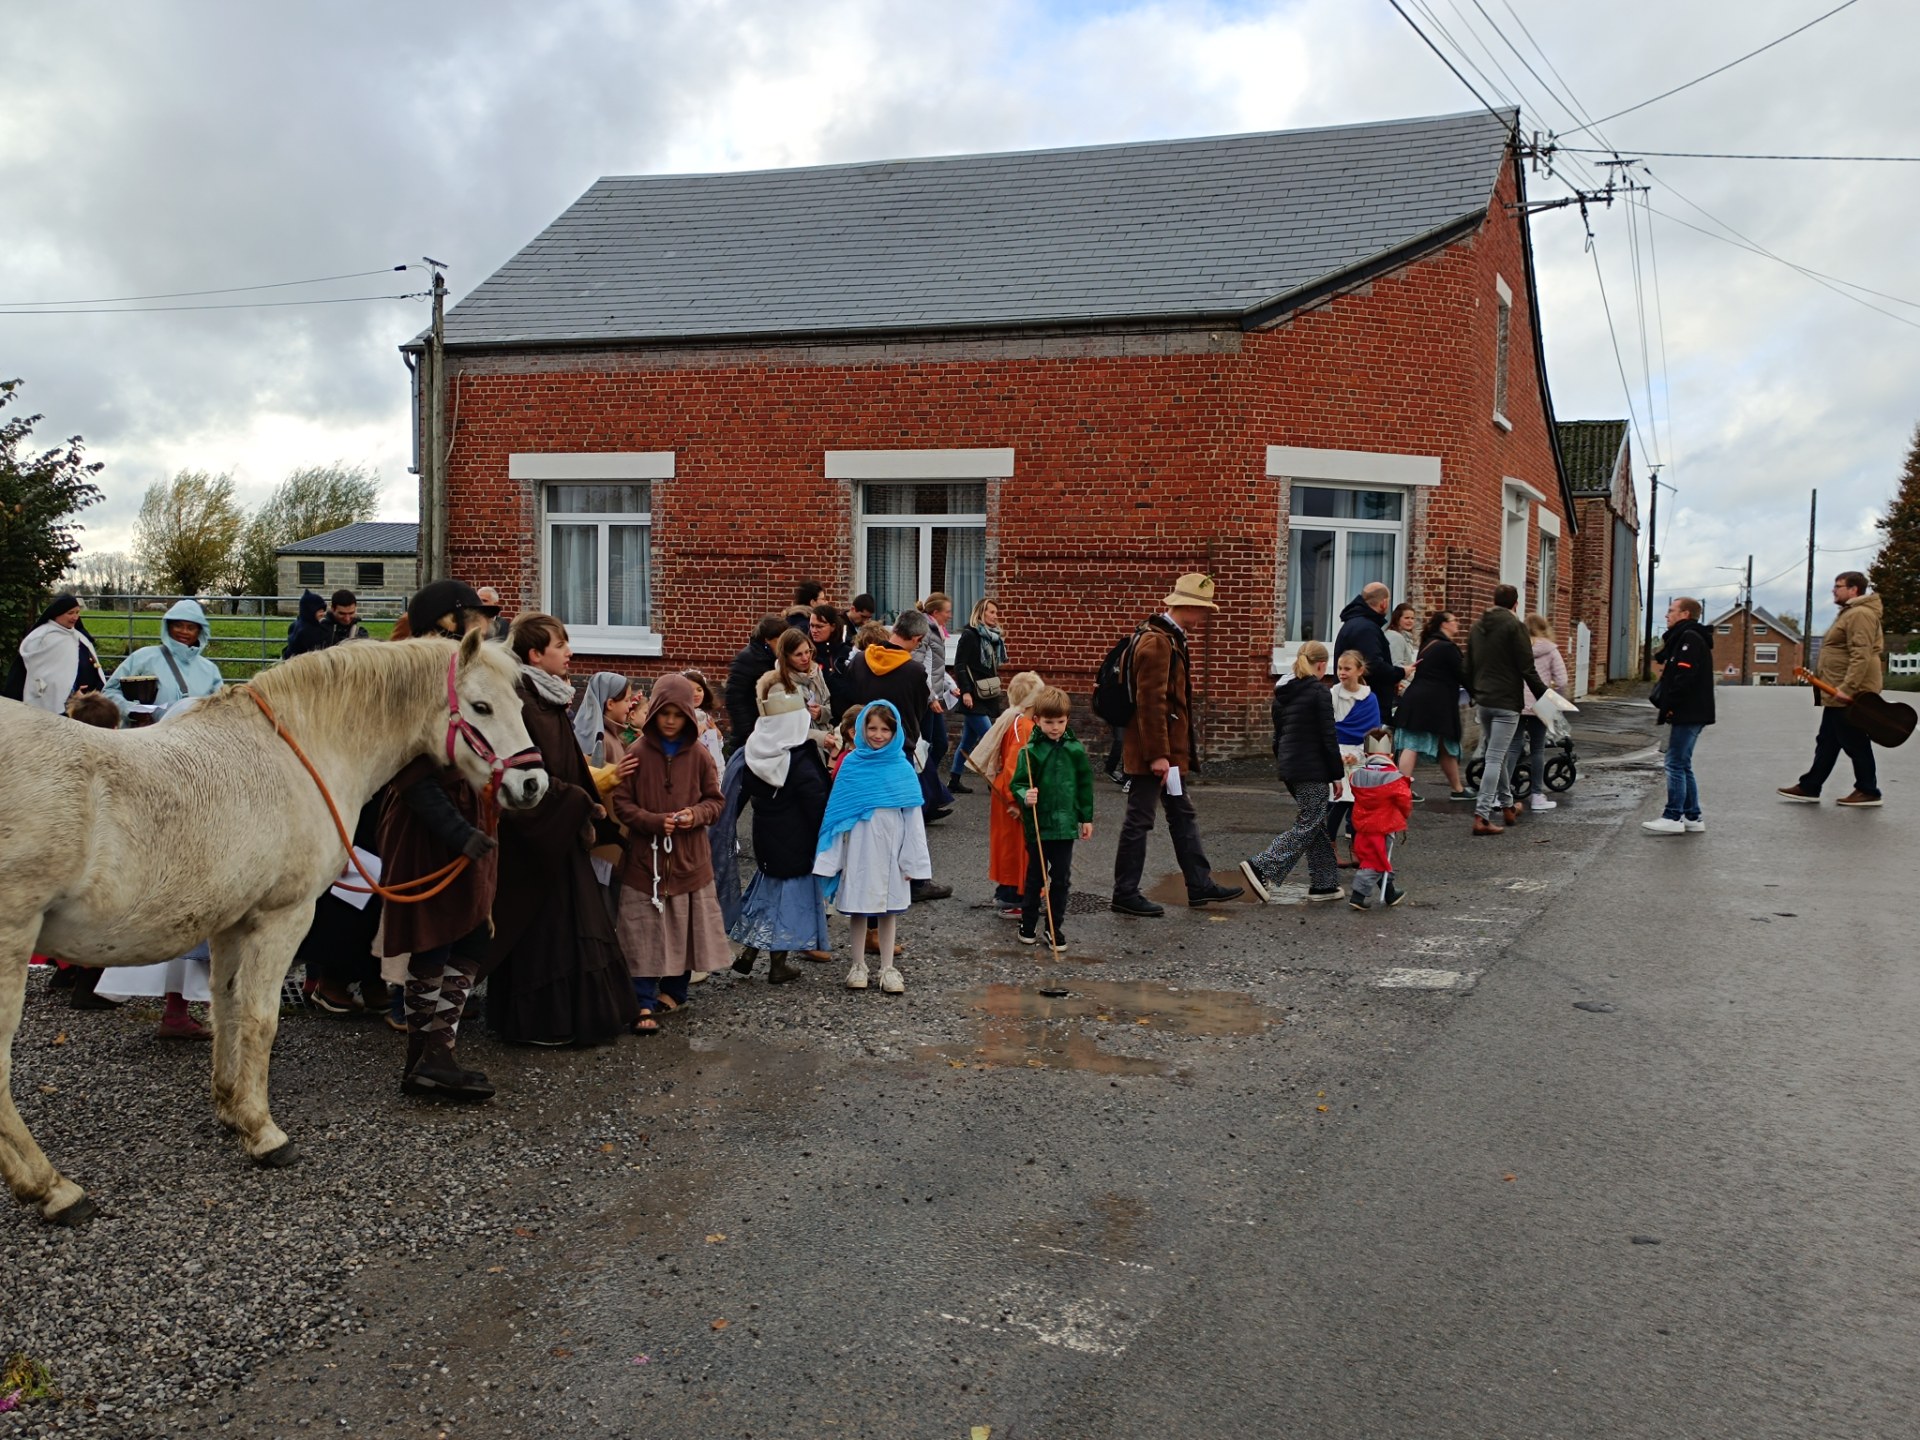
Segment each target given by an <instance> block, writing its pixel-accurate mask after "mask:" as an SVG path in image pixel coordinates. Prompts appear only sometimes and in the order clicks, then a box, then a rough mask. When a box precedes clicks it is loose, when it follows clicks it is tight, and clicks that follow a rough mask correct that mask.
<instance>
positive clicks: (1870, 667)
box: [1813, 595, 1887, 705]
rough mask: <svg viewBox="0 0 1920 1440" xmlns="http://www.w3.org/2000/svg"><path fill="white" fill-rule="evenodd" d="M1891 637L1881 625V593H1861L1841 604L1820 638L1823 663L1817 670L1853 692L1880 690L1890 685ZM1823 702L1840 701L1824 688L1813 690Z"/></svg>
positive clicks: (1867, 692)
mask: <svg viewBox="0 0 1920 1440" xmlns="http://www.w3.org/2000/svg"><path fill="white" fill-rule="evenodd" d="M1886 648H1887V637H1886V634H1885V632H1883V631H1882V630H1881V628H1880V597H1879V596H1878V595H1860V596H1856V597H1855V598H1854V599H1852V600H1849V601H1848V602H1847V603H1846V604H1845V605H1843V606H1841V607H1840V613H1839V614H1838V615H1837V616H1835V617H1834V621H1833V624H1832V625H1831V626H1830V627H1828V629H1827V633H1826V636H1825V638H1824V639H1822V640H1821V642H1820V666H1819V669H1818V670H1817V671H1816V672H1815V673H1816V674H1818V675H1819V677H1820V678H1821V679H1822V680H1824V681H1826V682H1827V684H1829V685H1832V686H1835V687H1836V688H1838V689H1841V690H1844V691H1846V692H1847V694H1849V695H1867V694H1878V693H1879V692H1880V691H1881V690H1883V689H1885V688H1886V679H1885V671H1884V670H1883V669H1882V666H1883V663H1884V662H1883V660H1882V656H1883V655H1884V654H1885V652H1886ZM1813 693H1814V695H1815V696H1816V697H1817V703H1819V704H1821V705H1840V704H1843V703H1845V702H1843V701H1840V700H1836V699H1834V698H1833V697H1832V696H1831V695H1829V694H1827V692H1826V691H1824V690H1816V691H1814V692H1813Z"/></svg>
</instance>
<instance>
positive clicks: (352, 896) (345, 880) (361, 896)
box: [327, 845, 380, 910]
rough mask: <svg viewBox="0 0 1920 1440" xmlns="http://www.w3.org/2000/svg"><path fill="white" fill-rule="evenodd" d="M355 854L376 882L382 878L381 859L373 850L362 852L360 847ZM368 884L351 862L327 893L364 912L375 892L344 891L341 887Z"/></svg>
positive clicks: (355, 849)
mask: <svg viewBox="0 0 1920 1440" xmlns="http://www.w3.org/2000/svg"><path fill="white" fill-rule="evenodd" d="M353 853H354V854H355V855H357V856H359V857H360V863H361V864H362V865H364V866H366V867H367V874H369V875H371V876H372V877H373V878H374V879H375V880H378V879H379V878H380V857H379V856H378V855H376V854H374V853H373V852H372V851H371V850H362V849H361V848H360V847H359V846H358V845H356V846H354V847H353ZM366 883H367V882H366V881H364V880H362V879H361V878H360V872H359V871H358V870H356V869H354V868H353V862H352V861H351V860H349V861H348V862H347V868H346V869H344V870H342V871H341V872H340V878H339V879H338V880H336V881H335V882H334V884H333V888H332V889H331V890H329V891H327V893H328V894H329V895H331V896H333V898H334V899H336V900H344V901H346V902H347V904H349V905H351V906H352V907H353V908H354V909H356V910H364V909H366V908H367V902H368V901H369V900H371V899H373V892H372V891H370V890H365V889H362V890H342V889H341V888H340V886H341V885H342V884H347V885H362V886H364V885H365V884H366Z"/></svg>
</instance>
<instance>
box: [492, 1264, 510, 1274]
mask: <svg viewBox="0 0 1920 1440" xmlns="http://www.w3.org/2000/svg"><path fill="white" fill-rule="evenodd" d="M506 1269H507V1267H506V1266H504V1265H489V1266H487V1274H489V1275H502V1274H505V1273H506Z"/></svg>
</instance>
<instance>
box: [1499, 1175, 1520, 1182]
mask: <svg viewBox="0 0 1920 1440" xmlns="http://www.w3.org/2000/svg"><path fill="white" fill-rule="evenodd" d="M1500 1178H1501V1179H1502V1180H1507V1181H1513V1180H1518V1179H1519V1178H1520V1177H1519V1176H1518V1175H1502V1176H1501V1177H1500Z"/></svg>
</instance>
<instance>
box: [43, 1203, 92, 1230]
mask: <svg viewBox="0 0 1920 1440" xmlns="http://www.w3.org/2000/svg"><path fill="white" fill-rule="evenodd" d="M99 1213H100V1207H99V1206H98V1205H96V1204H95V1203H94V1202H93V1197H92V1196H90V1195H82V1196H81V1197H80V1198H79V1199H78V1200H76V1201H74V1202H73V1203H72V1204H71V1205H69V1206H67V1208H66V1209H64V1210H56V1211H54V1212H53V1213H52V1214H51V1215H49V1216H47V1222H48V1223H49V1224H52V1225H65V1226H67V1227H68V1228H69V1229H78V1228H79V1227H80V1226H82V1225H84V1224H86V1223H87V1222H88V1221H89V1220H91V1219H93V1217H94V1216H96V1215H98V1214H99Z"/></svg>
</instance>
